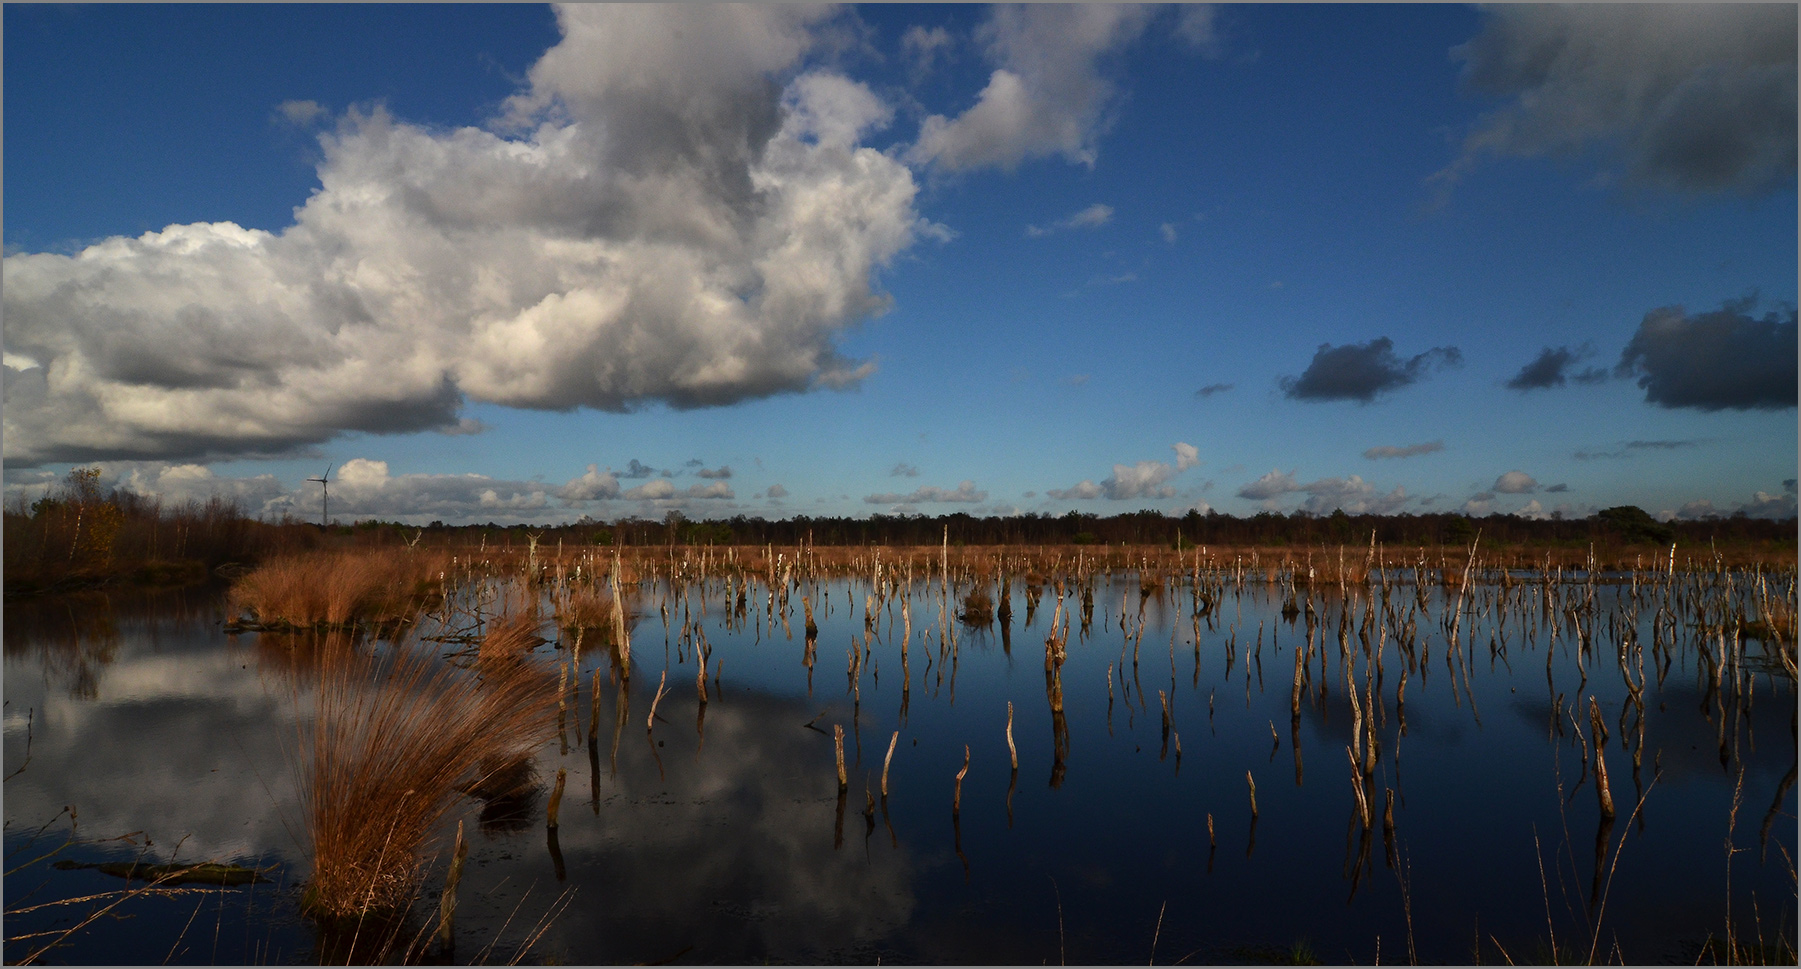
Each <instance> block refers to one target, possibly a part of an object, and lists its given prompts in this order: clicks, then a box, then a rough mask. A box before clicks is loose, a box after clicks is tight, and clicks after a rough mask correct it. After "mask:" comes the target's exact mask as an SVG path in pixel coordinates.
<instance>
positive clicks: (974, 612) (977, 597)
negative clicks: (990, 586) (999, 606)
mask: <svg viewBox="0 0 1801 969" xmlns="http://www.w3.org/2000/svg"><path fill="white" fill-rule="evenodd" d="M957 618H958V619H961V620H962V621H963V622H964V623H965V624H966V625H970V626H986V625H988V624H990V623H992V622H994V598H993V597H992V596H990V595H989V594H988V590H987V589H986V588H985V587H983V586H976V587H975V588H974V589H971V590H969V594H968V595H966V596H964V597H963V612H962V613H960V614H959V615H958V616H957Z"/></svg>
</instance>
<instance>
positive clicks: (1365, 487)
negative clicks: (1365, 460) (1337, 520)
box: [1295, 475, 1407, 515]
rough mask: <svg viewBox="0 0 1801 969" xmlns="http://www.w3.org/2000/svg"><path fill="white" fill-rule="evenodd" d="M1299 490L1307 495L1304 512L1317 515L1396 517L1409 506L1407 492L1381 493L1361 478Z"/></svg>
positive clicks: (1322, 481)
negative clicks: (1335, 512) (1403, 507)
mask: <svg viewBox="0 0 1801 969" xmlns="http://www.w3.org/2000/svg"><path fill="white" fill-rule="evenodd" d="M1295 490H1298V491H1302V492H1305V493H1306V494H1307V500H1306V501H1303V502H1302V503H1301V509H1302V510H1303V511H1307V512H1311V513H1313V514H1315V515H1324V514H1328V513H1330V512H1333V511H1339V510H1342V511H1344V512H1346V513H1347V514H1352V515H1392V514H1394V513H1395V512H1397V511H1399V510H1400V509H1401V506H1403V505H1405V504H1406V503H1407V489H1406V488H1404V487H1402V486H1400V485H1396V486H1395V487H1394V490H1392V491H1388V492H1379V491H1377V490H1376V487H1375V486H1374V485H1372V484H1370V483H1369V482H1367V481H1365V480H1363V479H1362V478H1360V477H1358V476H1357V475H1351V476H1350V477H1348V478H1321V479H1320V480H1318V481H1313V482H1309V483H1307V484H1304V485H1300V486H1299V487H1298V488H1296V489H1295Z"/></svg>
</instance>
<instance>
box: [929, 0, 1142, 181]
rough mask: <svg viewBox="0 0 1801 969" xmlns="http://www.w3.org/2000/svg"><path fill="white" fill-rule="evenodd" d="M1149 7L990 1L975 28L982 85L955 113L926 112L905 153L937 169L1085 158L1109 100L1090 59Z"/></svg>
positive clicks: (1132, 35) (1134, 31)
mask: <svg viewBox="0 0 1801 969" xmlns="http://www.w3.org/2000/svg"><path fill="white" fill-rule="evenodd" d="M1153 14H1154V11H1153V10H1152V8H1149V7H1141V6H1133V5H1124V4H1057V5H1030V6H1017V7H1014V6H1006V7H996V8H994V10H993V13H992V14H991V19H990V20H989V21H988V22H986V23H984V24H983V25H982V26H981V27H980V28H979V29H978V31H977V38H978V39H979V40H981V41H982V42H983V43H984V45H985V53H986V55H987V57H988V58H989V60H990V61H992V62H994V63H995V64H997V65H998V66H997V67H996V68H995V70H994V72H993V73H992V74H991V75H989V78H988V84H987V86H986V87H984V88H983V89H982V91H981V93H980V94H978V95H977V96H976V103H975V104H974V105H972V106H971V107H970V108H969V109H968V110H966V111H964V112H963V113H962V114H959V115H957V116H956V117H955V118H949V117H945V116H944V115H938V114H934V115H931V116H929V117H927V118H926V119H925V121H924V123H922V124H921V125H920V130H919V140H918V141H917V142H916V143H915V144H914V145H913V147H912V148H911V149H910V150H909V151H908V152H907V154H906V158H907V160H908V161H909V162H911V163H913V164H916V165H927V164H930V165H933V166H936V167H938V168H941V169H944V170H946V171H964V170H969V169H976V168H986V167H994V168H1000V169H1002V170H1003V171H1012V170H1014V169H1016V168H1018V167H1019V165H1020V163H1021V162H1024V161H1027V160H1029V159H1034V158H1044V157H1048V156H1051V155H1061V156H1063V157H1064V158H1065V159H1067V160H1068V161H1071V162H1074V163H1077V164H1082V165H1089V166H1092V165H1093V164H1094V161H1095V157H1096V147H1095V142H1096V140H1097V139H1098V138H1099V136H1100V135H1101V134H1102V133H1103V132H1104V131H1106V130H1107V128H1108V127H1109V126H1110V125H1111V123H1112V117H1111V113H1110V109H1111V107H1112V106H1113V104H1114V102H1115V100H1116V91H1115V86H1114V84H1113V82H1112V81H1110V80H1108V79H1106V78H1105V77H1103V76H1102V75H1101V72H1100V69H1099V66H1098V61H1099V60H1100V59H1101V58H1102V57H1104V56H1106V55H1109V54H1113V53H1117V52H1118V51H1120V50H1122V49H1124V48H1125V47H1126V46H1128V45H1129V44H1131V43H1132V42H1134V41H1136V40H1137V39H1138V38H1139V37H1140V36H1141V35H1142V34H1143V33H1144V30H1145V27H1146V26H1147V25H1148V24H1149V22H1150V19H1151V17H1152V16H1153Z"/></svg>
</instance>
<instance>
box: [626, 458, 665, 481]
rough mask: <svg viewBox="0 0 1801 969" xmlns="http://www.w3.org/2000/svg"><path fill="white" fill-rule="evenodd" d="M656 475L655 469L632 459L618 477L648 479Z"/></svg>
mask: <svg viewBox="0 0 1801 969" xmlns="http://www.w3.org/2000/svg"><path fill="white" fill-rule="evenodd" d="M656 473H657V469H656V468H653V467H651V466H650V465H648V464H645V463H643V462H641V461H639V460H638V459H637V458H633V459H632V460H631V463H629V464H627V465H626V466H625V470H624V471H621V472H619V476H620V477H621V478H648V477H650V476H651V475H653V474H656Z"/></svg>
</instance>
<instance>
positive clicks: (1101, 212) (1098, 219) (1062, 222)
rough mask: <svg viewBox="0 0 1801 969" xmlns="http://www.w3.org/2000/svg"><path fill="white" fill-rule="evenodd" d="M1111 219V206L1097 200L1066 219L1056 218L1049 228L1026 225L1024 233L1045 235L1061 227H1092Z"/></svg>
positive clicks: (1030, 235) (1097, 226)
mask: <svg viewBox="0 0 1801 969" xmlns="http://www.w3.org/2000/svg"><path fill="white" fill-rule="evenodd" d="M1111 221H1113V206H1111V205H1102V204H1101V203H1099V202H1096V203H1094V204H1093V205H1090V206H1089V207H1087V208H1085V209H1083V210H1081V211H1080V212H1077V213H1075V214H1073V215H1071V216H1070V217H1069V218H1066V219H1058V220H1057V221H1055V222H1053V223H1051V224H1050V227H1049V228H1040V227H1039V226H1036V225H1028V226H1026V235H1027V236H1029V237H1032V238H1037V237H1039V236H1047V235H1050V234H1051V233H1053V232H1057V231H1059V230H1062V229H1094V228H1099V227H1100V226H1103V225H1106V224H1107V223H1109V222H1111Z"/></svg>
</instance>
